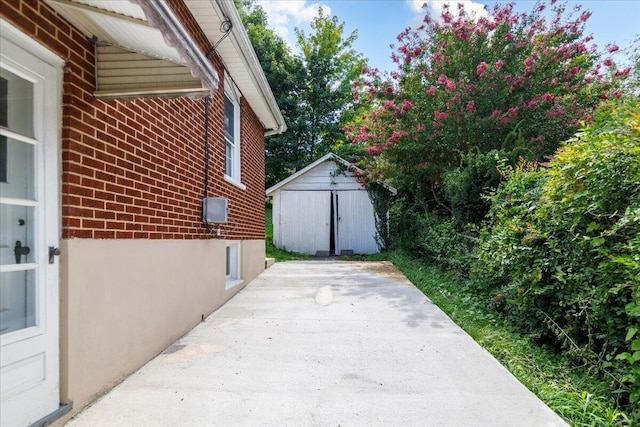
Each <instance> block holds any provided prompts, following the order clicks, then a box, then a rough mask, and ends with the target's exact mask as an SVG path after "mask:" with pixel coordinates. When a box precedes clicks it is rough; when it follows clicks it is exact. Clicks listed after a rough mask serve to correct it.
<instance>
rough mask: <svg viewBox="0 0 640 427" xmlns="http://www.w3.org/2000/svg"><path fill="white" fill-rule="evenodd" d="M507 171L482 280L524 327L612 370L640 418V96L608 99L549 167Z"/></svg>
mask: <svg viewBox="0 0 640 427" xmlns="http://www.w3.org/2000/svg"><path fill="white" fill-rule="evenodd" d="M505 175H506V176H507V178H508V179H507V180H506V181H505V182H504V183H503V184H502V185H501V186H500V187H499V189H498V190H497V191H496V192H495V193H494V194H493V195H492V196H491V198H490V200H491V209H490V212H489V216H488V223H487V225H486V227H485V228H484V229H483V231H482V233H481V237H480V245H479V250H478V253H477V262H476V264H475V265H474V270H473V272H474V274H473V277H474V282H475V284H476V286H477V287H479V288H480V289H483V290H484V291H486V292H488V294H487V295H488V297H489V298H490V300H491V303H492V304H494V305H495V306H496V307H499V308H500V309H502V310H503V311H504V312H505V313H506V314H507V315H508V316H509V317H510V318H511V319H512V320H514V321H515V322H516V323H517V324H519V325H520V326H521V327H522V328H523V329H525V330H526V331H528V332H530V333H531V334H533V335H534V336H538V337H540V338H541V339H545V340H551V341H552V342H555V343H556V344H558V345H559V346H562V347H563V348H564V349H565V351H566V352H567V353H568V354H569V355H571V356H572V357H574V358H575V359H576V360H579V361H581V362H583V363H588V364H590V365H592V366H593V367H594V369H596V370H598V371H599V372H601V373H604V374H606V375H607V376H609V378H611V382H612V387H613V389H614V390H616V392H617V393H618V395H619V397H620V403H621V404H622V405H625V404H628V405H629V407H630V408H632V409H633V410H632V411H631V412H632V416H634V417H636V419H638V421H640V409H638V407H639V406H640V405H638V403H640V338H639V337H638V331H639V330H640V304H639V301H640V237H639V236H640V103H638V101H633V100H631V101H627V102H620V103H619V104H617V105H615V104H611V103H609V104H605V106H604V107H603V108H602V109H601V110H600V111H599V113H598V114H597V115H596V118H595V122H594V124H593V125H592V126H590V127H589V128H587V129H585V130H584V131H582V132H581V133H579V134H577V136H576V137H575V138H573V139H571V140H569V141H567V142H566V143H565V144H564V145H563V146H562V147H561V148H560V149H559V150H558V151H557V153H556V155H555V156H554V158H553V159H552V160H551V161H550V162H549V164H548V165H547V167H546V168H544V169H543V168H538V167H536V165H533V164H529V163H526V162H521V163H520V164H519V165H518V167H516V168H511V169H507V170H506V171H505ZM634 405H635V406H634Z"/></svg>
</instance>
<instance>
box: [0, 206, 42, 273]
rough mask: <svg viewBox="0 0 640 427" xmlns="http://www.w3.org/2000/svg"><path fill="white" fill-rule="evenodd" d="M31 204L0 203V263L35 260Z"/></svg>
mask: <svg viewBox="0 0 640 427" xmlns="http://www.w3.org/2000/svg"><path fill="white" fill-rule="evenodd" d="M34 213H35V208H34V207H32V206H15V205H7V204H4V203H3V204H2V205H0V221H1V222H0V265H10V264H26V263H33V262H35V257H34V252H35V251H34V250H33V249H34V238H33V230H34V227H33V221H34V218H35V217H34Z"/></svg>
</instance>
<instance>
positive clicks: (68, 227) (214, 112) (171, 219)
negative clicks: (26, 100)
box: [0, 0, 264, 239]
mask: <svg viewBox="0 0 640 427" xmlns="http://www.w3.org/2000/svg"><path fill="white" fill-rule="evenodd" d="M171 4H172V6H173V7H174V9H175V10H176V13H177V14H178V16H180V17H181V19H182V20H183V22H185V26H186V27H187V28H188V29H189V30H190V31H191V32H192V33H193V35H194V38H195V40H196V41H197V42H198V43H199V44H200V45H201V48H202V49H203V51H205V52H206V51H208V49H209V47H210V45H209V43H208V41H207V40H206V38H205V36H204V35H203V34H202V33H201V32H200V31H199V29H198V26H197V24H196V23H195V21H194V20H193V18H192V17H191V15H190V13H189V11H188V10H187V9H186V7H184V5H183V4H182V3H181V2H180V1H176V0H172V1H171ZM1 5H2V7H1V8H0V14H1V15H2V16H3V17H4V18H5V19H7V20H8V21H10V22H12V23H13V24H14V25H16V26H17V27H18V28H20V29H22V30H23V31H24V32H25V33H27V34H29V35H30V36H32V37H33V38H34V39H36V40H38V41H39V42H40V43H42V44H43V45H45V46H47V47H48V48H49V49H51V50H52V51H54V52H56V53H57V54H58V55H60V56H61V57H63V58H64V59H65V60H66V61H67V63H66V66H65V73H64V89H63V91H64V93H63V128H62V171H63V172H62V226H63V238H93V239H204V238H211V237H212V235H211V234H208V233H207V230H206V227H205V225H204V224H203V223H202V222H201V220H200V218H201V200H202V197H203V196H204V193H203V191H204V170H205V166H204V153H205V151H204V137H205V136H204V99H200V100H192V99H189V98H174V99H167V98H156V99H137V100H135V101H120V100H116V101H111V102H108V103H107V102H102V101H98V100H95V99H94V97H93V91H94V87H95V80H94V74H95V69H94V63H95V61H94V49H93V46H92V45H91V43H89V41H88V40H87V39H86V37H85V36H84V35H83V34H82V33H81V32H79V31H78V30H76V29H75V28H73V27H72V26H71V25H69V24H68V23H67V22H66V21H65V20H64V19H63V18H62V17H60V16H59V15H57V14H56V12H55V11H53V10H52V9H51V8H49V6H48V5H47V4H46V3H44V2H43V1H39V0H13V1H6V0H2V3H1ZM212 58H213V59H212V60H213V63H214V65H215V66H216V69H217V71H218V74H219V76H223V75H224V70H223V68H222V65H221V62H220V61H219V60H218V58H217V57H216V55H215V54H214V55H212ZM223 94H224V88H223V81H222V78H221V85H220V88H219V89H218V91H217V92H216V93H215V95H214V96H213V97H212V99H211V103H210V117H209V124H210V126H209V142H210V168H209V170H210V172H209V175H210V176H209V194H208V195H209V196H217V197H227V198H228V199H229V210H230V212H229V220H230V222H229V224H227V225H223V226H222V227H221V228H222V231H223V233H224V235H225V237H226V238H228V239H264V139H263V129H262V126H261V125H260V122H259V121H258V119H257V117H256V116H255V114H254V113H253V111H252V109H251V107H250V106H249V105H248V104H247V103H246V102H245V101H244V98H243V99H242V100H241V173H242V175H241V180H242V183H243V184H245V185H246V187H247V189H246V190H242V189H239V188H238V187H236V186H234V185H233V184H231V183H228V182H226V181H225V180H224V137H223Z"/></svg>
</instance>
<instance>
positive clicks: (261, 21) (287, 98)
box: [236, 0, 307, 187]
mask: <svg viewBox="0 0 640 427" xmlns="http://www.w3.org/2000/svg"><path fill="white" fill-rule="evenodd" d="M236 6H237V7H238V10H239V12H240V16H241V18H242V22H243V24H244V26H245V28H246V30H247V35H248V36H249V40H250V41H251V44H252V45H253V48H254V50H255V52H256V55H257V56H258V60H259V61H260V65H261V66H262V69H263V71H264V73H265V76H266V78H267V81H268V82H269V86H270V87H271V90H272V92H273V94H274V96H275V98H276V101H277V103H278V106H279V107H280V110H281V112H282V115H283V117H284V120H285V123H286V124H287V131H286V132H285V133H283V134H281V135H273V136H269V137H267V138H265V173H266V174H265V182H266V185H267V187H270V186H271V185H273V184H275V183H277V182H278V181H280V180H281V179H283V178H285V177H286V176H288V175H289V174H290V173H291V171H293V170H296V169H298V168H299V166H300V165H301V164H302V165H303V164H304V163H305V162H306V161H307V158H306V156H304V154H303V153H302V152H301V151H300V150H299V146H301V145H304V140H305V138H307V130H306V128H307V126H306V123H305V121H304V119H303V118H302V117H301V116H302V114H301V111H300V106H299V103H298V98H299V96H300V93H302V91H303V81H302V79H301V76H302V74H303V71H304V69H303V65H302V62H301V61H300V59H299V58H296V57H295V56H293V54H292V53H291V49H290V48H289V46H288V45H287V43H286V42H285V40H284V39H283V38H282V37H280V36H278V35H277V34H276V33H275V32H274V31H273V30H272V29H270V28H269V26H268V22H267V15H266V14H265V12H264V10H263V9H262V8H261V7H260V6H258V5H256V4H254V2H253V0H236Z"/></svg>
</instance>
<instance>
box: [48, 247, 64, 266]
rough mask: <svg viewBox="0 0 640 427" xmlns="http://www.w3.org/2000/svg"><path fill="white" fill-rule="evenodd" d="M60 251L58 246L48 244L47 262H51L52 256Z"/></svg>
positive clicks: (57, 254)
mask: <svg viewBox="0 0 640 427" xmlns="http://www.w3.org/2000/svg"><path fill="white" fill-rule="evenodd" d="M60 253H61V251H60V248H55V247H53V246H49V264H53V257H54V256H59V255H60Z"/></svg>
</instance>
